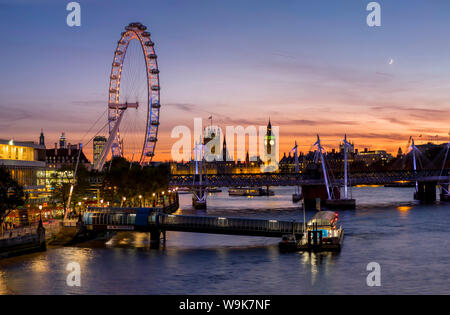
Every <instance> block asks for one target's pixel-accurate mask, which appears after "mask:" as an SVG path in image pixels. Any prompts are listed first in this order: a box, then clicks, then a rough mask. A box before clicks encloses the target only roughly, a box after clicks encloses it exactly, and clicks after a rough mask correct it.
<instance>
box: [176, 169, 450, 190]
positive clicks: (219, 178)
mask: <svg viewBox="0 0 450 315" xmlns="http://www.w3.org/2000/svg"><path fill="white" fill-rule="evenodd" d="M193 179H194V175H172V176H171V178H170V182H169V185H170V186H172V187H198V186H200V183H199V182H194V180H193ZM448 180H450V170H444V171H442V170H422V171H417V172H414V171H412V170H397V171H371V172H359V173H352V174H350V178H349V181H350V182H351V183H352V184H353V185H356V184H387V183H392V182H396V181H437V182H442V181H448ZM343 181H344V179H343V173H337V174H334V181H333V184H335V185H342V184H343ZM320 184H323V179H322V178H311V177H310V176H309V175H308V174H293V173H258V174H208V175H205V180H204V181H203V182H202V186H222V187H223V186H226V187H239V186H254V187H258V186H259V187H260V186H296V185H320Z"/></svg>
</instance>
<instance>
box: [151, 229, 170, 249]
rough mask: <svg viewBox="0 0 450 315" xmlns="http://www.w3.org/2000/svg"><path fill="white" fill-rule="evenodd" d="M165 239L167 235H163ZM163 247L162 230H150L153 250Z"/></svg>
mask: <svg viewBox="0 0 450 315" xmlns="http://www.w3.org/2000/svg"><path fill="white" fill-rule="evenodd" d="M163 235H164V238H165V235H166V234H165V233H163ZM160 245H161V230H160V229H156V228H152V229H150V248H151V249H159V246H160Z"/></svg>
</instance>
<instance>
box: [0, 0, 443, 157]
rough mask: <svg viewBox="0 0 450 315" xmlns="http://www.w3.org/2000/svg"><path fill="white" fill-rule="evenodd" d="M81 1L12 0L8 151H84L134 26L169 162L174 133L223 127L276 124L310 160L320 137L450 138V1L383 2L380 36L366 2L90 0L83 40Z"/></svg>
mask: <svg viewBox="0 0 450 315" xmlns="http://www.w3.org/2000/svg"><path fill="white" fill-rule="evenodd" d="M68 2H69V1H62V0H58V1H50V0H47V1H39V2H38V3H37V1H23V0H14V1H4V0H0V31H1V32H2V49H1V50H0V56H1V58H0V67H1V74H2V75H1V76H0V113H1V114H0V138H12V137H14V138H16V139H23V140H35V139H37V137H38V134H39V132H40V129H41V128H44V130H45V132H46V135H47V139H48V141H47V143H50V144H51V143H53V142H55V141H56V139H57V137H58V136H59V134H60V132H61V131H62V130H65V131H66V134H67V136H68V137H69V138H72V142H76V141H78V140H79V139H81V138H82V136H83V135H84V133H85V131H86V130H87V129H88V128H89V127H90V126H91V125H92V123H93V121H95V119H96V118H97V117H98V116H99V115H100V114H101V113H102V112H103V111H104V110H105V107H106V103H107V90H108V83H109V81H108V77H109V72H110V65H111V60H112V56H113V52H114V49H115V45H116V42H117V40H118V39H119V38H120V33H121V32H122V30H123V27H124V26H125V25H127V24H128V23H129V22H132V21H140V22H142V23H143V24H145V25H146V26H147V27H148V28H149V30H150V32H151V33H152V39H153V41H155V43H156V50H157V53H158V62H159V67H160V70H161V87H162V92H161V93H162V95H161V98H162V100H161V102H162V104H163V108H162V112H161V133H160V136H161V137H160V138H161V141H160V142H159V143H158V154H160V159H164V158H165V157H166V155H167V153H168V152H169V151H170V147H171V144H172V143H173V142H174V141H175V140H174V139H170V131H171V130H172V128H173V127H174V126H176V125H180V124H182V125H187V126H192V124H193V118H194V117H203V118H205V119H206V118H207V117H208V116H209V115H210V114H212V115H213V116H214V117H215V121H216V122H217V123H219V124H221V125H223V126H225V125H237V124H242V125H244V126H245V125H248V124H265V123H266V121H267V119H268V117H269V116H270V117H271V118H272V121H273V123H274V124H276V125H280V126H281V129H280V135H281V137H282V143H281V145H282V147H281V149H280V151H281V152H283V148H286V149H287V148H288V147H289V146H290V145H291V143H292V142H293V139H294V138H295V139H298V141H299V142H301V143H302V145H303V146H304V148H303V149H308V148H309V147H310V143H313V137H314V134H316V133H318V132H319V133H321V134H323V138H324V141H325V142H326V143H328V144H329V146H336V145H337V142H338V141H339V139H341V138H342V136H341V135H343V134H344V133H347V134H349V135H350V137H352V139H353V140H354V141H355V142H356V144H357V145H359V146H361V147H363V146H366V147H371V148H379V147H381V146H384V147H386V148H388V149H389V150H392V151H394V150H395V149H396V148H397V147H398V146H399V145H401V144H403V143H404V144H405V145H406V142H407V140H408V137H409V135H413V136H414V135H419V134H426V135H436V134H438V135H440V136H441V137H442V139H443V138H444V137H445V136H446V135H447V133H448V128H450V127H449V125H450V124H449V120H450V119H449V118H448V117H449V116H448V115H446V113H448V110H449V108H450V105H449V104H450V103H449V101H450V61H449V58H448V55H449V52H450V41H449V40H448V39H447V38H448V32H449V30H450V19H449V18H448V12H450V2H448V1H444V0H442V1H433V2H432V4H430V3H431V2H430V1H406V0H396V1H394V0H389V1H378V2H379V3H380V4H381V7H382V26H381V27H374V28H369V27H368V26H367V24H366V22H365V20H366V16H367V14H368V12H367V11H366V10H365V7H366V5H367V3H369V1H366V0H346V1H335V0H330V1H322V0H319V1H300V0H298V1H291V0H282V1H266V0H245V1H235V0H209V1H206V0H203V1H200V0H184V1H167V0H165V1H162V0H161V1H152V0H146V1H118V0H108V1H96V0H89V1H79V3H80V4H81V11H82V16H81V23H82V25H81V27H73V28H70V27H68V26H67V25H66V23H65V20H66V16H67V14H68V12H67V11H66V9H65V6H66V4H67V3H68ZM390 59H393V60H394V64H392V65H389V60H390ZM283 136H284V137H283ZM284 151H286V150H284Z"/></svg>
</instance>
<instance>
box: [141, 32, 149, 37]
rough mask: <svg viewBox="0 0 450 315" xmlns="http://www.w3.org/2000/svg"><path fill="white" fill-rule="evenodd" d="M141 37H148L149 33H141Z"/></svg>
mask: <svg viewBox="0 0 450 315" xmlns="http://www.w3.org/2000/svg"><path fill="white" fill-rule="evenodd" d="M142 36H144V37H150V33H149V32H142Z"/></svg>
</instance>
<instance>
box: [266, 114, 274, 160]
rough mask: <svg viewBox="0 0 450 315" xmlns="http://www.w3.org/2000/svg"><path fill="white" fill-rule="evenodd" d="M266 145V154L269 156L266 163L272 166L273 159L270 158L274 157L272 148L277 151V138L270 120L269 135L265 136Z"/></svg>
mask: <svg viewBox="0 0 450 315" xmlns="http://www.w3.org/2000/svg"><path fill="white" fill-rule="evenodd" d="M264 145H265V146H266V154H267V156H268V159H267V162H266V163H267V164H271V162H272V159H271V158H270V156H271V155H272V148H273V149H274V150H275V136H274V135H273V133H272V124H271V123H270V118H269V123H268V124H267V133H266V135H265V136H264Z"/></svg>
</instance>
